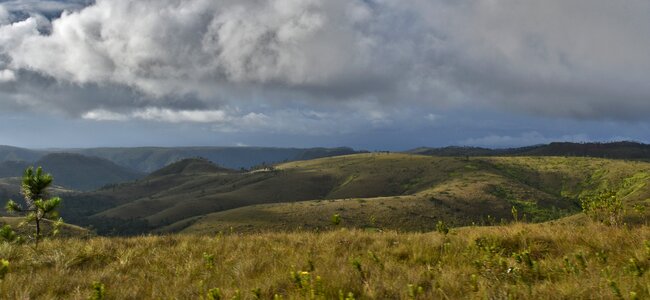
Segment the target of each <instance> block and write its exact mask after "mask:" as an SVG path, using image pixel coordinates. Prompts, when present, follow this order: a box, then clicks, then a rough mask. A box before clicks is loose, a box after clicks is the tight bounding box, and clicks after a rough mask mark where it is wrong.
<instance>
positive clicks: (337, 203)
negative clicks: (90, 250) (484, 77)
mask: <svg viewBox="0 0 650 300" xmlns="http://www.w3.org/2000/svg"><path fill="white" fill-rule="evenodd" d="M194 164H199V165H200V164H209V162H207V161H193V162H191V163H184V165H194ZM212 168H213V167H210V166H202V167H197V169H199V170H202V171H201V172H192V173H189V174H188V173H187V172H185V173H184V172H182V171H180V172H179V171H178V170H184V169H185V167H178V166H173V165H172V166H170V167H169V168H166V169H163V170H162V171H161V172H156V173H154V174H152V175H151V176H148V177H146V178H143V179H140V180H138V181H135V182H130V183H125V184H120V185H116V186H112V187H110V188H106V189H102V190H99V191H96V192H92V193H84V194H78V195H70V196H67V197H68V198H69V199H70V201H68V203H70V202H74V203H76V204H75V205H76V206H77V207H80V208H83V207H85V208H84V209H86V212H87V213H92V216H90V217H86V216H87V214H86V215H85V216H84V215H83V214H78V215H76V217H74V218H73V219H74V220H75V221H79V222H81V223H80V224H93V225H94V226H96V227H100V226H107V227H108V228H98V230H99V231H100V232H105V231H111V230H113V231H114V232H117V233H119V232H120V231H121V230H122V229H123V228H122V229H120V228H117V227H115V226H118V227H119V225H120V224H124V223H125V222H127V221H128V222H135V223H134V224H132V225H134V226H130V227H129V230H132V229H133V228H134V227H137V226H140V227H141V228H140V229H141V230H142V232H147V231H149V230H158V231H171V232H175V231H183V232H202V233H214V232H218V231H222V230H225V229H229V228H230V227H235V228H241V229H242V230H244V229H246V230H252V231H259V230H265V229H269V228H276V229H283V230H293V229H297V228H299V227H302V228H322V227H325V226H326V225H328V224H329V218H330V217H331V216H332V214H334V213H338V214H340V215H341V216H342V217H343V218H344V220H345V221H346V222H349V224H350V225H353V226H356V227H373V228H374V227H380V228H389V229H390V228H393V229H400V230H412V231H426V230H431V229H433V228H435V225H436V223H437V221H440V220H442V221H445V222H447V223H448V224H452V225H455V226H462V225H471V224H494V223H499V222H500V220H502V219H503V220H509V219H511V218H512V213H511V209H512V207H513V206H514V207H516V208H517V210H518V212H519V214H520V217H521V218H526V220H528V221H534V222H540V221H546V220H552V219H556V218H560V217H562V216H566V215H570V214H572V213H575V212H578V211H580V209H581V208H580V204H579V200H578V198H579V197H580V196H582V195H586V194H588V193H593V192H595V191H599V190H602V189H604V188H611V189H615V190H617V191H618V192H619V195H620V197H622V198H624V199H625V201H626V205H628V207H630V209H631V207H632V206H633V205H645V206H650V203H648V202H649V201H650V200H647V199H650V186H648V184H647V183H648V182H649V180H650V164H649V163H645V162H633V161H623V160H606V159H597V158H571V157H480V158H471V159H469V160H466V159H464V158H454V157H431V156H422V155H407V154H356V155H348V156H339V157H331V158H323V159H316V160H309V161H299V162H290V163H284V164H280V165H277V166H275V167H273V168H268V169H262V170H258V171H252V172H234V171H226V170H216V171H215V170H213V169H212ZM173 170H176V171H173ZM88 203H91V204H92V205H94V207H93V208H92V209H88V207H89V205H88ZM66 213H68V214H73V213H74V212H73V211H67V212H66ZM66 220H70V219H69V218H67V219H66ZM83 222H87V223H83ZM73 223H74V222H73ZM107 224H108V225H107ZM115 224H117V225H115Z"/></svg>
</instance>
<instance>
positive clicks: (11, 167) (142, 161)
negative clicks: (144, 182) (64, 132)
mask: <svg viewBox="0 0 650 300" xmlns="http://www.w3.org/2000/svg"><path fill="white" fill-rule="evenodd" d="M352 153H356V151H355V150H353V149H350V148H311V149H297V148H255V147H190V148H93V149H55V150H29V149H23V148H17V147H10V146H0V178H7V177H17V176H21V175H22V172H23V171H24V170H25V168H27V167H28V166H42V167H43V168H44V169H45V170H46V171H47V172H49V173H51V174H52V175H54V176H55V178H56V182H57V184H58V185H62V186H65V187H67V188H71V189H75V190H93V189H97V188H100V187H102V186H104V185H106V184H114V183H120V182H126V181H131V180H134V179H137V178H140V177H143V176H144V175H146V174H147V173H149V172H153V171H155V170H157V169H160V168H162V167H165V166H167V165H169V164H172V163H174V162H177V161H179V160H182V159H186V158H196V157H202V158H206V159H208V160H210V161H212V162H214V163H216V164H218V165H220V166H223V167H227V168H233V169H240V168H250V167H254V166H257V165H262V164H273V163H278V162H283V161H294V160H304V159H313V158H319V157H327V156H336V155H345V154H352Z"/></svg>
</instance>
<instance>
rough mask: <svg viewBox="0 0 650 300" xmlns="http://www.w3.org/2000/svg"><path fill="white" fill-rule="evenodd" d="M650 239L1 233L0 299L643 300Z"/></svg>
mask: <svg viewBox="0 0 650 300" xmlns="http://www.w3.org/2000/svg"><path fill="white" fill-rule="evenodd" d="M649 241H650V227H647V226H641V227H635V228H629V229H628V228H613V227H606V226H602V225H598V224H594V223H591V222H586V223H585V224H584V225H569V224H560V223H553V224H551V223H544V224H533V225H530V224H513V225H508V226H499V227H465V228H458V229H454V230H452V231H451V232H450V233H449V234H448V235H446V236H445V235H442V234H439V233H435V232H434V233H397V232H392V231H391V232H365V231H360V230H347V229H336V230H332V231H328V232H320V233H315V232H296V233H265V234H244V235H240V234H237V233H233V234H223V235H216V236H198V235H196V236H193V235H169V236H143V237H133V238H104V237H95V238H90V239H75V238H66V239H54V240H47V241H45V242H43V243H42V244H41V245H40V248H39V249H38V250H36V249H34V248H33V246H32V245H15V244H7V243H3V244H0V259H6V260H8V261H9V264H10V270H9V272H8V273H7V274H6V276H5V277H4V279H3V280H2V281H0V298H3V299H88V297H90V296H91V295H92V293H93V290H92V285H93V282H101V283H102V284H103V285H104V287H105V291H106V298H107V299H201V298H204V299H207V293H208V291H209V290H210V289H212V288H219V289H220V290H221V292H222V295H223V297H224V299H231V298H233V297H235V296H237V295H238V293H239V295H240V296H241V298H242V299H254V293H253V292H252V290H254V289H259V291H260V293H261V298H262V299H273V297H274V295H276V294H277V295H279V296H282V297H283V298H284V299H309V298H316V299H338V297H339V293H340V292H341V293H343V294H345V295H348V294H349V293H352V294H353V295H354V297H355V298H356V299H408V298H418V299H458V298H470V299H474V298H475V299H484V298H494V299H506V298H516V299H569V298H571V299H575V298H578V299H581V298H582V299H593V298H597V299H614V298H618V297H619V296H618V295H617V293H620V297H622V298H625V299H628V298H632V297H634V296H636V297H637V298H638V299H644V298H648V297H650V293H649V291H650V270H649V269H650V244H649V243H650V242H649ZM292 272H293V275H292ZM237 291H239V292H237Z"/></svg>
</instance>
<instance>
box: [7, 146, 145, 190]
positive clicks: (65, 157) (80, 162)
mask: <svg viewBox="0 0 650 300" xmlns="http://www.w3.org/2000/svg"><path fill="white" fill-rule="evenodd" d="M30 166H34V167H43V169H44V170H45V171H46V172H47V173H50V174H52V175H53V176H54V177H55V179H56V183H57V185H61V186H64V187H67V188H71V189H75V190H93V189H97V188H100V187H102V186H104V185H106V184H111V183H116V182H125V181H131V180H135V179H138V178H140V177H143V176H144V174H143V173H141V172H137V171H133V170H131V169H128V168H125V167H122V166H118V165H116V164H114V163H113V162H111V161H109V160H106V159H103V158H99V157H90V156H84V155H80V154H73V153H51V154H47V155H45V156H43V157H41V158H40V159H38V160H37V161H35V162H33V163H31V162H26V161H4V162H1V163H0V178H7V177H20V176H22V174H23V171H24V170H25V168H27V167H30Z"/></svg>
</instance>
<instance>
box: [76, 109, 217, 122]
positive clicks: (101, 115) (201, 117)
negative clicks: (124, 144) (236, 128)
mask: <svg viewBox="0 0 650 300" xmlns="http://www.w3.org/2000/svg"><path fill="white" fill-rule="evenodd" d="M82 118H83V119H86V120H95V121H126V120H145V121H156V122H169V123H182V122H190V123H220V122H224V121H226V120H228V119H229V118H228V116H227V115H226V112H224V111H222V110H172V109H169V108H159V107H148V108H146V109H141V110H136V111H133V112H131V113H128V114H127V113H118V112H112V111H109V110H105V109H96V110H92V111H89V112H86V113H84V114H83V115H82Z"/></svg>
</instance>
